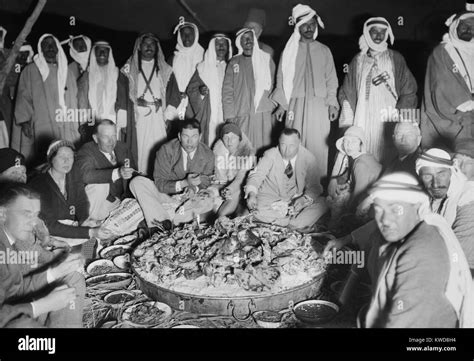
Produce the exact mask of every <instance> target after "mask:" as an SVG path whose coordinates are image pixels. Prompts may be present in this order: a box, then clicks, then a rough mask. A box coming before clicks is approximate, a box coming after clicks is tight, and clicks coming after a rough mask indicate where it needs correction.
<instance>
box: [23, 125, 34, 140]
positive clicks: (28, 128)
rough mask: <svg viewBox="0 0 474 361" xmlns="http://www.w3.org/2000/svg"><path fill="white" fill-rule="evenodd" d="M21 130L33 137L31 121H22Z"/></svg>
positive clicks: (28, 136) (27, 135)
mask: <svg viewBox="0 0 474 361" xmlns="http://www.w3.org/2000/svg"><path fill="white" fill-rule="evenodd" d="M21 131H22V132H23V134H24V135H25V136H26V137H27V138H32V137H33V127H32V126H31V121H30V122H26V123H21Z"/></svg>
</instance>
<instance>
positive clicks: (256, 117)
mask: <svg viewBox="0 0 474 361" xmlns="http://www.w3.org/2000/svg"><path fill="white" fill-rule="evenodd" d="M270 72H271V78H272V79H273V78H274V74H275V63H274V62H273V60H271V59H270ZM272 87H273V86H271V87H270V89H272ZM254 94H255V79H254V76H253V68H252V58H251V57H246V56H244V55H237V56H234V57H233V58H232V59H231V60H230V62H229V64H228V65H227V69H226V73H225V77H224V85H223V87H222V106H223V110H224V119H225V120H226V121H227V120H231V121H232V122H234V123H236V124H237V125H238V126H239V127H240V129H242V132H243V133H244V134H245V135H246V136H247V138H248V139H249V140H250V143H251V144H252V145H253V146H254V149H255V150H256V151H257V152H259V151H262V150H264V149H265V148H268V147H269V146H270V145H271V143H272V130H273V125H274V119H273V116H272V112H273V110H274V109H275V104H274V103H273V102H272V101H271V100H270V91H269V90H265V91H264V93H263V96H262V98H261V100H260V103H259V105H258V107H257V109H255V106H254Z"/></svg>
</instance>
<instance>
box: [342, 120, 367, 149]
mask: <svg viewBox="0 0 474 361" xmlns="http://www.w3.org/2000/svg"><path fill="white" fill-rule="evenodd" d="M344 137H357V138H359V139H360V141H361V143H362V146H364V145H365V132H364V129H362V128H360V127H357V126H355V125H353V126H352V127H350V128H348V129H347V130H346V131H345V133H344V136H343V137H341V138H339V139H338V140H337V141H336V148H337V150H339V151H340V152H341V153H344V154H345V153H346V152H345V151H344V148H343V147H342V142H343V141H344Z"/></svg>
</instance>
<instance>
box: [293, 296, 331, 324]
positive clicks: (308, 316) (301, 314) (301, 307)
mask: <svg viewBox="0 0 474 361" xmlns="http://www.w3.org/2000/svg"><path fill="white" fill-rule="evenodd" d="M293 313H294V314H295V317H296V318H297V319H298V320H299V321H301V322H304V323H307V324H311V325H320V324H324V323H327V322H329V321H331V320H332V319H333V318H334V317H336V315H337V314H338V313H339V306H338V305H336V304H335V303H332V302H329V301H324V300H307V301H303V302H300V303H298V304H296V305H295V307H294V308H293Z"/></svg>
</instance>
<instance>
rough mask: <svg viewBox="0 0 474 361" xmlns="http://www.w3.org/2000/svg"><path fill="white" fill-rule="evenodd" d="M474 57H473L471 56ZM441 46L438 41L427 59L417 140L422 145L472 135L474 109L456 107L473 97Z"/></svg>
mask: <svg viewBox="0 0 474 361" xmlns="http://www.w3.org/2000/svg"><path fill="white" fill-rule="evenodd" d="M473 61H474V60H473ZM453 69H455V63H454V61H453V59H452V58H451V57H450V55H449V54H448V52H447V51H446V49H445V44H440V45H438V46H437V47H436V48H435V49H434V50H433V53H432V54H431V56H430V57H429V59H428V66H427V68H426V77H425V90H424V97H423V103H422V108H421V135H422V138H421V142H422V146H423V148H431V147H436V146H438V147H439V146H445V147H446V146H447V147H449V148H452V147H453V145H454V142H455V140H456V139H458V138H459V139H460V138H472V137H473V136H474V127H473V123H474V111H470V112H460V111H458V110H456V108H457V107H458V106H460V105H461V104H463V103H465V102H467V101H470V100H471V101H472V100H474V95H473V94H471V91H470V89H469V87H468V86H467V84H466V82H465V80H464V79H463V77H462V75H461V73H460V72H459V71H454V70H453Z"/></svg>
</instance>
